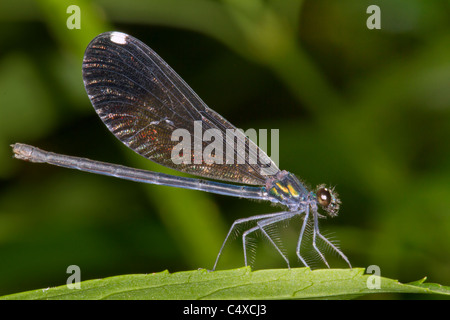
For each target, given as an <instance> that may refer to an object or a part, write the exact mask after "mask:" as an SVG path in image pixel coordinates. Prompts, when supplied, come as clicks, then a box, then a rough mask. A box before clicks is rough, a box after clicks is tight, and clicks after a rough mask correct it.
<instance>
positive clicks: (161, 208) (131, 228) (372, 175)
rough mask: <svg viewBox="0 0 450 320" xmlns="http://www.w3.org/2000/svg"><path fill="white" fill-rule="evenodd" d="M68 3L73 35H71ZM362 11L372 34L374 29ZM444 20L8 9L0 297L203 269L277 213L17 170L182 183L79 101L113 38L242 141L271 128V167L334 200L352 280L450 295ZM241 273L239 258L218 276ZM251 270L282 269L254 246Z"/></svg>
mask: <svg viewBox="0 0 450 320" xmlns="http://www.w3.org/2000/svg"><path fill="white" fill-rule="evenodd" d="M71 4H76V5H78V6H79V7H80V9H81V29H80V30H69V29H68V28H67V27H66V20H67V19H68V17H69V16H70V14H67V13H66V9H67V7H68V6H69V5H71ZM372 4H376V5H378V6H379V7H380V8H381V30H369V29H368V28H367V27H366V20H367V18H368V17H369V14H367V13H366V9H367V7H368V6H369V5H372ZM449 16H450V2H449V1H442V0H439V1H438V0H435V1H422V0H408V1H407V0H395V1H392V0H391V1H346V0H341V1H331V0H328V1H326V0H321V1H319V0H314V1H288V0H284V1H283V0H282V1H280V0H272V1H269V0H267V1H262V0H252V1H250V0H249V1H225V0H224V1H213V0H209V1H208V0H196V1H194V0H185V1H181V0H178V1H176V0H164V1H163V0H160V1H137V0H133V1H111V0H108V1H106V0H104V1H92V2H91V1H62V0H61V1H45V0H42V1H36V2H35V1H31V0H27V1H2V2H1V3H0V26H1V29H0V110H1V116H0V179H1V181H0V294H8V293H15V292H20V291H24V290H31V289H36V288H41V287H43V288H45V287H49V286H56V285H62V284H65V282H66V279H67V277H68V276H69V275H68V274H67V273H66V269H67V267H68V266H69V265H73V264H75V265H78V266H79V267H80V268H81V278H82V280H88V279H94V278H104V277H107V276H113V275H119V274H132V273H151V272H158V271H162V270H165V269H168V270H169V271H171V272H175V271H181V270H189V269H196V268H200V267H203V268H211V267H212V265H213V263H214V260H215V257H216V254H217V252H218V250H219V248H220V245H221V243H222V241H223V239H224V237H225V235H226V232H227V230H228V228H229V227H230V226H231V223H232V222H233V221H234V220H235V219H237V218H240V217H245V216H250V215H254V214H259V213H269V212H274V211H275V210H278V209H279V208H274V207H271V206H270V205H268V204H266V203H258V202H254V201H248V200H244V199H234V198H228V197H223V196H213V195H209V194H205V193H201V192H195V191H186V190H177V189H173V188H168V187H159V186H151V185H143V184H138V183H133V182H128V181H121V180H118V179H114V178H110V177H102V176H96V175H92V174H87V173H82V172H78V171H74V170H68V169H61V168H56V167H53V166H49V165H38V164H31V163H25V162H21V161H18V160H14V159H13V158H12V153H11V149H10V147H9V145H10V144H11V143H14V142H24V143H28V144H32V145H35V146H38V147H41V148H43V149H46V150H50V151H54V152H59V153H65V154H70V155H77V156H82V157H88V158H91V159H96V160H102V161H107V162H112V163H121V164H125V165H128V166H133V167H139V168H144V169H149V170H156V171H160V172H166V173H172V174H177V173H176V172H173V171H170V170H168V169H165V168H162V167H161V166H158V165H156V164H153V163H151V162H150V161H147V160H145V159H143V158H141V157H139V156H138V155H136V154H134V153H133V152H132V151H130V150H128V149H127V148H126V147H124V146H123V145H122V144H121V143H120V142H118V141H117V140H116V139H115V138H114V137H113V135H111V134H110V133H109V131H107V129H106V128H105V126H104V125H103V124H102V123H101V121H100V120H99V119H98V117H97V115H96V114H95V112H94V110H93V108H92V106H91V104H90V102H89V99H88V97H87V95H86V93H85V91H84V87H83V82H82V76H81V64H82V58H83V52H84V49H85V48H86V46H87V44H88V43H89V42H90V40H92V39H93V38H94V37H95V36H96V35H97V34H99V33H101V32H105V31H110V30H117V31H122V32H126V33H129V34H131V35H133V36H135V37H137V38H138V39H140V40H142V41H143V42H145V43H147V44H148V45H149V46H150V47H152V48H153V49H154V50H155V51H156V52H158V54H159V55H160V56H161V57H163V59H164V60H165V61H166V62H168V63H169V64H170V65H171V66H172V68H173V69H174V70H176V71H177V73H179V74H180V76H181V77H182V78H183V79H184V80H185V81H186V82H187V83H189V85H190V86H191V87H192V88H193V89H194V90H195V91H196V92H197V94H198V95H199V96H200V97H202V99H203V100H204V101H205V102H206V103H207V104H208V105H209V106H210V107H211V108H213V109H214V110H216V111H217V112H219V113H220V114H221V115H223V116H224V117H225V118H227V119H228V120H230V122H231V123H233V124H234V125H236V126H237V127H239V128H243V129H248V128H255V129H259V128H263V129H279V130H280V163H279V166H280V168H281V169H285V170H288V171H290V172H293V173H295V174H297V175H298V176H299V177H300V178H301V179H304V181H307V182H308V183H309V184H310V185H311V186H315V185H317V184H320V183H323V182H324V183H329V184H331V185H335V186H336V189H337V191H338V192H339V194H340V196H341V200H342V202H343V205H342V209H341V211H340V214H339V216H338V217H337V218H334V219H327V220H322V221H321V226H322V228H323V230H326V231H324V233H326V234H330V233H331V234H332V238H335V239H337V240H339V241H340V247H341V248H342V250H343V252H344V253H345V254H346V255H347V256H348V257H349V259H350V261H351V262H352V264H353V266H354V267H363V268H366V267H368V266H369V265H378V266H379V267H380V269H381V275H382V276H386V277H390V278H394V279H399V280H400V281H401V282H410V281H415V280H418V279H420V278H423V277H424V276H427V277H428V281H429V282H436V283H441V284H444V285H449V284H450V272H449V265H450V237H449V232H450V148H449V146H450V145H449V144H450V143H449V141H450V139H449V138H450V90H449V84H450V32H449V30H450V25H449V24H450V20H449V19H448V17H449ZM269 154H270V151H269ZM298 231H299V223H298V221H297V223H292V224H291V226H290V227H289V228H288V229H287V230H286V232H285V233H284V234H283V239H284V241H286V243H287V247H288V248H291V247H292V246H295V241H296V237H297V236H298ZM290 255H291V256H292V253H291V254H290ZM294 256H295V255H294ZM329 261H330V263H331V265H332V266H333V267H346V265H345V263H343V262H342V261H340V260H339V259H333V258H332V257H330V260H329ZM291 265H292V266H300V263H299V262H298V261H296V260H295V258H294V257H293V258H292V263H291ZM240 266H243V256H242V250H241V248H240V243H239V241H235V242H234V245H231V246H229V247H227V249H226V250H225V252H224V256H223V260H221V263H220V264H219V269H225V268H235V267H240ZM254 267H255V268H257V269H261V268H284V267H285V264H284V261H283V260H282V259H281V258H280V257H279V256H278V255H277V253H276V252H274V250H272V248H270V246H269V244H267V241H262V240H260V245H259V246H258V251H257V254H256V260H255V264H254ZM322 267H323V266H322ZM389 297H395V298H403V296H394V295H390V296H389ZM408 297H409V298H411V296H408Z"/></svg>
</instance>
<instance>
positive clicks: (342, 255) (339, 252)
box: [317, 230, 352, 269]
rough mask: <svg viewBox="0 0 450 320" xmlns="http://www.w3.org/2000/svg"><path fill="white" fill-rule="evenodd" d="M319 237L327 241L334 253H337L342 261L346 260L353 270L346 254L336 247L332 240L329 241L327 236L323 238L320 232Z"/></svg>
mask: <svg viewBox="0 0 450 320" xmlns="http://www.w3.org/2000/svg"><path fill="white" fill-rule="evenodd" d="M317 235H318V236H319V237H320V238H321V239H322V240H323V241H325V242H326V243H327V244H328V245H329V246H330V247H331V248H332V249H333V250H334V251H336V252H337V253H338V254H339V255H340V256H341V258H342V259H344V260H345V262H347V264H348V266H349V267H350V269H351V268H352V265H351V264H350V261H349V260H348V258H347V257H346V256H345V254H344V253H343V252H342V251H341V250H339V249H338V247H336V246H335V245H334V244H333V243H332V242H331V241H330V240H328V239H327V238H326V237H325V236H323V235H322V234H321V233H320V232H319V230H317Z"/></svg>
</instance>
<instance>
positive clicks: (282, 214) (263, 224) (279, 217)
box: [242, 212, 296, 268]
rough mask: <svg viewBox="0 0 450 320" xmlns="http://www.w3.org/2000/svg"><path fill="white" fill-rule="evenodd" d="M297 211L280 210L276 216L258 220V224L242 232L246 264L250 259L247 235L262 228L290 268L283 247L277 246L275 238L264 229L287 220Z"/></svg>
mask: <svg viewBox="0 0 450 320" xmlns="http://www.w3.org/2000/svg"><path fill="white" fill-rule="evenodd" d="M295 214H296V213H292V212H279V213H278V215H277V216H275V217H271V218H267V219H263V220H260V221H258V222H257V224H258V225H257V226H255V227H253V228H251V229H248V230H247V231H245V232H244V233H243V234H242V245H243V247H244V261H245V265H246V266H247V265H248V260H247V241H246V238H247V236H248V235H249V234H250V233H252V232H255V231H257V230H261V232H262V234H263V235H264V236H265V237H266V238H267V239H268V240H269V241H270V243H271V244H272V245H273V246H274V247H275V249H276V250H277V251H278V253H279V254H280V255H281V257H282V258H283V259H284V261H286V264H287V266H288V268H290V264H289V259H288V258H287V257H286V255H285V254H284V253H283V252H282V251H281V249H280V248H279V247H278V246H277V244H276V243H275V242H274V241H273V239H272V238H271V237H270V235H269V234H268V233H267V231H266V230H265V229H264V227H267V226H269V225H271V224H274V223H277V222H280V221H283V220H287V219H290V218H292V217H293V216H294V215H295Z"/></svg>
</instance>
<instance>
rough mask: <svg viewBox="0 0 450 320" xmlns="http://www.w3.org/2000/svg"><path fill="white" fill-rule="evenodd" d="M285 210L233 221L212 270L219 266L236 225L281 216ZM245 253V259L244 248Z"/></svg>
mask: <svg viewBox="0 0 450 320" xmlns="http://www.w3.org/2000/svg"><path fill="white" fill-rule="evenodd" d="M284 213H285V212H276V213H269V214H260V215H256V216H252V217H247V218H242V219H238V220H236V221H234V222H233V224H232V225H231V228H230V230H229V231H228V234H227V236H226V237H225V240H224V241H223V243H222V247H220V250H219V253H218V255H217V258H216V262H215V263H214V267H213V268H212V271H214V270H216V267H217V263H218V262H219V258H220V256H221V255H222V251H223V249H224V247H225V244H226V243H227V241H228V239H229V238H230V235H231V234H232V233H233V231H234V229H235V228H236V226H238V225H240V224H242V223H246V222H250V221H255V220H263V219H270V218H273V217H276V216H279V215H280V214H284ZM244 255H245V259H246V252H245V249H244ZM245 265H247V262H246V263H245Z"/></svg>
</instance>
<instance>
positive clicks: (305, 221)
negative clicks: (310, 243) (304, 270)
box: [296, 209, 309, 267]
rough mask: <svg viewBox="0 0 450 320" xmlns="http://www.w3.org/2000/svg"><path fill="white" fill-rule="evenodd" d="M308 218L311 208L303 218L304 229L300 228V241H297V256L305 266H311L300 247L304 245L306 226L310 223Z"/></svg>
mask: <svg viewBox="0 0 450 320" xmlns="http://www.w3.org/2000/svg"><path fill="white" fill-rule="evenodd" d="M308 219H309V209H307V210H306V211H305V217H304V218H303V224H302V229H301V230H300V235H299V237H298V242H297V250H296V253H297V257H298V258H299V259H300V261H301V262H302V263H303V264H304V265H305V267H309V266H308V264H307V263H306V261H305V259H303V257H302V255H301V254H300V247H301V245H302V239H303V233H304V232H305V228H306V225H307V223H308Z"/></svg>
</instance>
